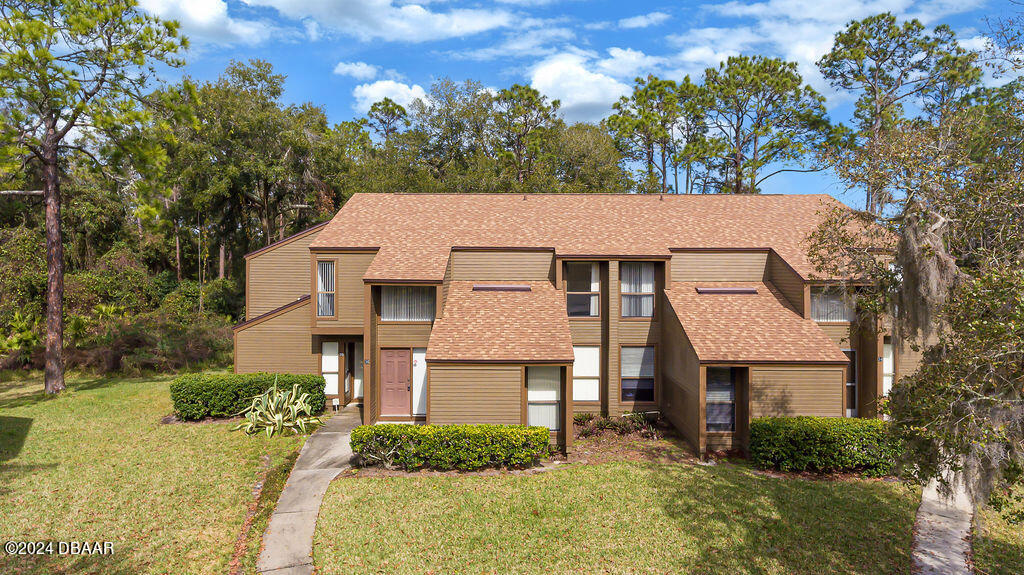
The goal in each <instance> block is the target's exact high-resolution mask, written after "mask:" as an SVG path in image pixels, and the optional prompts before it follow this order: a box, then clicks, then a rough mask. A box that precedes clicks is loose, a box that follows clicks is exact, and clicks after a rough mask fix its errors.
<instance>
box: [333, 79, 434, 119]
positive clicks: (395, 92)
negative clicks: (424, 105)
mask: <svg viewBox="0 0 1024 575" xmlns="http://www.w3.org/2000/svg"><path fill="white" fill-rule="evenodd" d="M352 97H353V98H355V103H353V104H352V108H353V109H354V110H355V111H357V112H360V113H363V114H365V113H366V112H368V111H370V106H372V105H373V104H374V103H376V102H379V101H381V100H383V99H384V98H391V99H392V100H394V101H395V102H396V103H398V104H400V105H402V106H403V107H405V108H408V107H409V104H412V102H413V100H415V99H417V98H420V99H424V100H425V99H426V97H427V92H426V90H424V89H423V87H422V86H420V85H419V84H413V85H412V86H410V85H408V84H403V83H402V82H396V81H394V80H378V81H376V82H374V83H372V84H360V85H358V86H356V87H355V89H353V90H352Z"/></svg>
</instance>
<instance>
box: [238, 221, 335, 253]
mask: <svg viewBox="0 0 1024 575" xmlns="http://www.w3.org/2000/svg"><path fill="white" fill-rule="evenodd" d="M329 223H331V222H329V221H328V222H320V223H319V224H317V225H315V226H312V227H309V228H306V229H304V230H302V231H301V232H299V233H297V234H292V235H290V236H288V237H287V238H284V239H283V240H278V241H276V242H274V243H272V244H270V245H268V246H263V247H262V248H259V249H255V250H253V251H251V252H249V253H247V254H245V255H244V256H243V257H244V258H245V259H249V258H251V257H253V256H257V255H260V254H262V253H265V252H269V251H271V250H276V249H277V248H279V247H281V246H284V245H287V244H290V243H292V242H294V241H295V240H297V239H300V238H304V237H306V236H308V235H309V234H312V233H314V232H317V231H320V230H321V229H323V227H324V226H326V225H327V224H329Z"/></svg>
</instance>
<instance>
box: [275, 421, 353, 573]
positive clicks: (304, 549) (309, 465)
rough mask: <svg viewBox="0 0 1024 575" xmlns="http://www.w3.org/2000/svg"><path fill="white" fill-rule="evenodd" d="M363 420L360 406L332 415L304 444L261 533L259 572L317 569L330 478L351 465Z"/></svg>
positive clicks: (292, 571) (291, 571) (294, 571)
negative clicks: (352, 439) (316, 539)
mask: <svg viewBox="0 0 1024 575" xmlns="http://www.w3.org/2000/svg"><path fill="white" fill-rule="evenodd" d="M361 423H362V421H361V420H360V417H359V407H357V406H354V405H352V406H348V407H346V408H344V409H342V410H341V411H339V412H337V413H335V414H334V416H333V417H331V418H330V419H329V420H327V424H326V425H324V426H323V427H321V428H320V429H318V430H317V431H316V432H315V433H313V435H311V436H310V437H309V439H307V440H306V444H305V445H303V446H302V451H301V452H300V453H299V458H298V459H297V460H296V461H295V467H293V468H292V472H291V475H289V476H288V481H287V483H285V486H284V491H283V492H282V493H281V498H280V499H278V501H277V507H276V508H275V509H274V514H273V515H271V516H270V524H269V525H268V526H267V532H266V533H265V534H264V535H263V551H262V552H261V553H260V557H259V559H258V560H257V562H256V570H257V572H259V573H266V574H268V575H308V574H310V573H312V572H313V532H314V531H315V530H316V518H317V515H318V514H319V513H320V503H321V501H323V498H324V493H325V492H326V491H327V486H328V485H330V483H331V480H332V479H334V478H335V477H337V475H338V474H339V473H341V472H342V471H344V470H346V469H348V468H349V459H350V458H351V457H352V449H351V447H350V446H349V433H350V432H351V431H352V430H353V429H354V428H355V427H357V426H358V425H360V424H361Z"/></svg>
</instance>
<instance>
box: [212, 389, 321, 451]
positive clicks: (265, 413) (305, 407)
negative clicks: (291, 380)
mask: <svg viewBox="0 0 1024 575" xmlns="http://www.w3.org/2000/svg"><path fill="white" fill-rule="evenodd" d="M238 415H244V416H245V421H244V422H242V423H239V424H238V425H236V426H235V427H233V428H231V430H232V431H237V430H239V429H240V430H242V431H244V432H245V434H246V435H256V434H258V433H260V432H261V431H262V432H263V433H265V434H266V435H267V437H273V436H275V435H278V434H280V435H285V434H290V433H309V432H311V431H313V430H314V429H316V428H317V427H319V426H321V425H323V421H322V420H321V419H320V418H319V417H315V416H313V407H312V406H311V405H310V404H309V394H308V393H305V392H303V393H299V386H298V385H293V386H292V389H291V390H290V391H289V390H281V389H278V388H277V378H276V377H275V378H274V386H273V387H271V388H270V389H268V390H267V391H266V392H264V393H262V394H260V395H257V396H255V397H253V398H252V404H251V405H250V406H249V408H248V409H245V410H243V411H240V412H239V413H238Z"/></svg>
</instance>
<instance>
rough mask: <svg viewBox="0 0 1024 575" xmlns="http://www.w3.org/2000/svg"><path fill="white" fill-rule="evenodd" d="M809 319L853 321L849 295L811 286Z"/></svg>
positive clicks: (851, 302) (851, 303)
mask: <svg viewBox="0 0 1024 575" xmlns="http://www.w3.org/2000/svg"><path fill="white" fill-rule="evenodd" d="M811 319H813V320H814V321H853V320H854V319H855V316H854V309H853V301H851V299H850V297H849V295H847V294H844V293H843V292H841V291H839V290H837V289H834V288H831V289H830V288H825V287H812V288H811Z"/></svg>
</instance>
